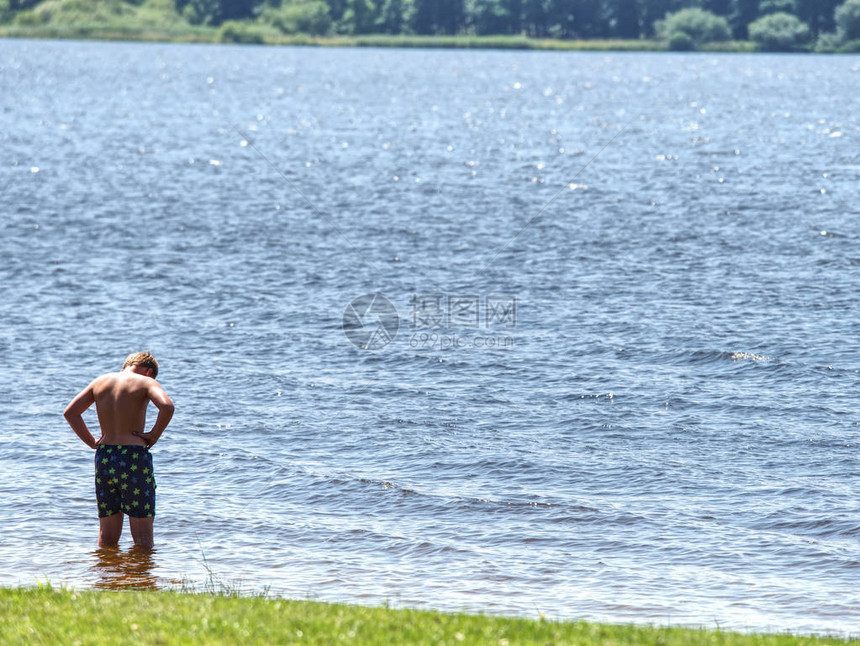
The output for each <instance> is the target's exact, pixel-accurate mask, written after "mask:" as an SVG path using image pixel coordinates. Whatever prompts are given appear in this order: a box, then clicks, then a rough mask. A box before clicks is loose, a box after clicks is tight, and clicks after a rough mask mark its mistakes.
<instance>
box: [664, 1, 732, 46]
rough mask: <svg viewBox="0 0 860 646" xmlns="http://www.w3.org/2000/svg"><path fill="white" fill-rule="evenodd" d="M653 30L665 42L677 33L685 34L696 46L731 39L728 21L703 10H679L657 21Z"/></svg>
mask: <svg viewBox="0 0 860 646" xmlns="http://www.w3.org/2000/svg"><path fill="white" fill-rule="evenodd" d="M655 30H656V31H657V34H658V35H659V36H660V37H661V38H664V39H666V40H668V39H670V38H671V37H672V36H673V35H675V34H678V33H682V34H687V35H688V36H689V37H690V39H691V40H692V41H693V43H695V44H696V45H701V44H702V43H710V42H714V41H724V40H729V39H730V38H731V37H732V30H731V29H730V28H729V23H728V21H727V20H726V19H725V18H723V17H722V16H715V15H714V14H712V13H711V12H709V11H705V10H704V9H681V11H676V12H675V13H670V14H668V15H667V16H666V18H665V19H664V20H661V21H658V23H657V24H656V25H655Z"/></svg>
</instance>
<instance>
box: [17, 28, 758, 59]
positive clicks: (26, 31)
mask: <svg viewBox="0 0 860 646" xmlns="http://www.w3.org/2000/svg"><path fill="white" fill-rule="evenodd" d="M0 38H61V39H74V40H133V41H147V42H178V43H219V42H238V43H247V44H260V45H293V46H311V47H315V46H316V47H424V48H449V49H531V50H562V51H630V52H646V51H648V52H661V51H666V49H667V46H666V43H665V42H664V41H660V40H645V39H640V40H557V39H552V38H526V37H524V36H386V35H368V36H308V35H305V34H296V35H289V34H282V33H280V32H279V31H277V30H275V29H271V28H267V27H266V26H264V25H258V24H254V23H247V24H245V23H240V24H239V25H238V26H236V27H234V28H233V29H226V30H225V29H218V28H215V27H194V26H190V25H188V26H182V25H175V26H153V25H140V26H137V25H125V24H115V25H111V24H93V25H86V24H83V25H82V24H73V25H64V24H54V23H50V24H45V25H0ZM702 49H703V50H705V51H709V52H751V51H755V47H754V46H753V44H752V43H750V42H747V41H729V42H725V43H709V44H708V45H707V46H705V47H703V48H702Z"/></svg>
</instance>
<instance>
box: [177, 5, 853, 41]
mask: <svg viewBox="0 0 860 646" xmlns="http://www.w3.org/2000/svg"><path fill="white" fill-rule="evenodd" d="M175 1H176V3H177V9H178V11H179V12H180V13H181V14H182V15H184V16H185V17H186V18H187V19H188V20H189V22H192V23H197V24H219V23H221V22H223V21H225V20H243V19H248V18H252V19H256V18H260V17H263V18H264V19H266V22H272V23H273V24H276V26H278V27H280V28H281V29H282V30H283V31H285V32H294V33H310V34H323V33H330V32H334V33H343V34H371V33H376V34H379V33H382V34H418V35H457V34H474V35H526V36H530V37H533V38H563V39H567V38H570V39H593V38H602V39H612V38H625V39H631V38H632V39H636V38H653V37H655V36H657V35H658V34H656V33H655V24H656V23H657V21H659V20H662V19H663V18H665V17H666V15H667V14H669V13H673V12H677V11H680V10H682V9H687V8H698V9H702V10H704V11H707V12H710V13H712V14H714V15H716V16H720V17H723V18H725V20H726V21H727V22H728V24H729V25H730V28H731V32H732V36H733V37H734V38H736V39H746V38H747V37H748V31H747V30H748V27H749V25H750V23H752V22H753V21H755V20H756V19H758V18H761V17H763V16H766V15H768V14H774V13H787V14H790V15H793V16H796V17H797V18H798V19H799V20H800V21H801V22H803V23H804V24H806V25H807V26H808V28H809V30H810V32H811V34H812V35H818V34H820V33H823V32H831V31H833V30H834V28H835V25H834V11H835V9H836V7H837V6H838V5H839V4H840V0H175Z"/></svg>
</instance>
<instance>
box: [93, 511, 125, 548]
mask: <svg viewBox="0 0 860 646" xmlns="http://www.w3.org/2000/svg"><path fill="white" fill-rule="evenodd" d="M122 519H123V515H122V514H120V513H117V514H113V515H111V516H105V517H103V518H99V547H111V546H113V545H116V544H117V543H119V537H120V534H122Z"/></svg>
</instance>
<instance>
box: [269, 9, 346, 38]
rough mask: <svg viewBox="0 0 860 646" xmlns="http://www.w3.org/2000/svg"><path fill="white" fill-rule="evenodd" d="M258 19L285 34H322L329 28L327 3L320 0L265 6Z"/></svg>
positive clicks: (330, 22) (329, 20)
mask: <svg viewBox="0 0 860 646" xmlns="http://www.w3.org/2000/svg"><path fill="white" fill-rule="evenodd" d="M260 20H261V21H262V22H264V23H267V24H270V25H272V26H273V27H275V28H277V29H279V30H280V31H282V32H283V33H285V34H311V35H313V36H322V35H323V34H326V33H328V31H329V30H330V29H331V25H332V20H331V16H329V13H328V5H327V4H326V3H325V2H322V0H295V1H293V2H286V3H284V4H282V5H281V6H280V7H266V8H265V9H264V10H263V13H262V14H261V16H260Z"/></svg>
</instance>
